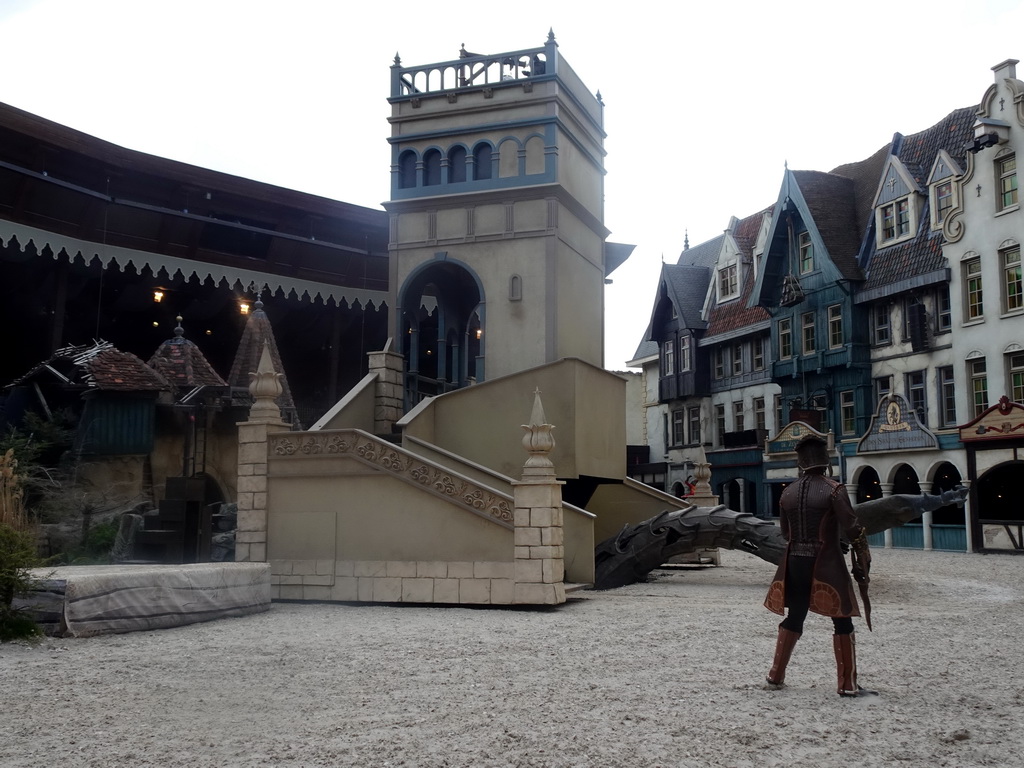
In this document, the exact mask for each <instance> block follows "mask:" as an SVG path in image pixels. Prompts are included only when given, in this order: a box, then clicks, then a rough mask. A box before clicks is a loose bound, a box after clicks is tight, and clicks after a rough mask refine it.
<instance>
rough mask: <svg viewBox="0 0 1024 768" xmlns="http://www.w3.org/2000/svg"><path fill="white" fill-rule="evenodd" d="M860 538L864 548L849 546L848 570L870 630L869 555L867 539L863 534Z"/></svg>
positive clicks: (865, 621)
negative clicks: (854, 583)
mask: <svg viewBox="0 0 1024 768" xmlns="http://www.w3.org/2000/svg"><path fill="white" fill-rule="evenodd" d="M860 538H861V539H862V540H863V542H864V548H863V550H861V548H860V547H856V546H853V547H851V548H850V556H851V559H852V561H853V567H852V568H851V569H850V570H851V572H852V573H853V578H854V580H855V581H856V582H857V587H858V589H859V590H860V599H861V602H862V603H864V623H865V624H867V625H868V631H869V632H870V631H871V598H869V597H868V584H870V583H871V577H870V576H869V575H868V573H869V572H870V570H871V555H870V554H867V540H866V539H864V538H863V534H861V537H860ZM855 543H859V542H855ZM865 554H867V557H865V556H864V555H865Z"/></svg>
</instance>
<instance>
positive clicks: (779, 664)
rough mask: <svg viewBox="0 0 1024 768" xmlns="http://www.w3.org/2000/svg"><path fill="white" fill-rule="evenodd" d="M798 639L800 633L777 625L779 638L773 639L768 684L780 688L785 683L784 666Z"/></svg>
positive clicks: (787, 662)
mask: <svg viewBox="0 0 1024 768" xmlns="http://www.w3.org/2000/svg"><path fill="white" fill-rule="evenodd" d="M799 639H800V633H799V632H794V631H793V630H791V629H786V628H785V627H783V626H782V625H781V624H780V625H779V638H778V640H776V641H775V658H774V659H773V660H772V668H771V669H770V670H769V671H768V677H766V678H765V680H767V681H768V685H770V686H772V687H773V688H781V687H782V686H783V685H785V683H786V666H787V665H788V664H789V658H790V656H792V655H793V646H795V645H796V641H797V640H799Z"/></svg>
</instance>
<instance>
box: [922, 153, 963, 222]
mask: <svg viewBox="0 0 1024 768" xmlns="http://www.w3.org/2000/svg"><path fill="white" fill-rule="evenodd" d="M960 176H961V171H960V167H959V166H958V165H957V164H956V161H955V160H953V158H951V157H950V156H949V154H948V153H947V152H946V151H945V150H939V153H938V155H937V156H936V158H935V162H934V163H933V164H932V170H931V173H930V174H929V175H928V194H929V196H930V201H931V205H930V206H929V207H930V208H931V227H932V229H941V227H942V223H943V222H944V221H945V220H946V219H947V218H948V217H949V214H950V213H952V212H953V209H954V208H955V207H956V206H957V205H958V204H959V199H960V185H959V184H957V180H958V179H959V178H960Z"/></svg>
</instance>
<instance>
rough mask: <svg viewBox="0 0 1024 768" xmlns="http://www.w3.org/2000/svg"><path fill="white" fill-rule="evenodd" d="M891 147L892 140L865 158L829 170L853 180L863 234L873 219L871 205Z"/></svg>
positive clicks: (856, 205) (858, 227)
mask: <svg viewBox="0 0 1024 768" xmlns="http://www.w3.org/2000/svg"><path fill="white" fill-rule="evenodd" d="M891 148H892V143H891V142H890V143H889V144H886V145H885V146H884V147H882V148H880V149H879V150H877V151H876V152H875V153H874V154H872V155H871V156H870V157H867V158H865V159H864V160H858V161H857V162H855V163H846V164H844V165H840V166H839V167H837V168H833V169H832V170H831V171H829V173H830V174H832V175H833V176H843V177H845V178H847V179H849V180H850V181H852V182H853V199H854V203H853V209H854V215H855V216H856V218H857V231H858V232H860V233H862V234H863V233H864V232H865V230H866V229H867V226H868V224H869V223H870V222H871V221H872V218H873V217H872V211H871V206H872V205H873V204H874V199H875V195H876V194H877V192H878V180H879V178H880V177H881V175H882V166H883V165H885V161H886V159H887V158H888V157H889V153H890V150H891Z"/></svg>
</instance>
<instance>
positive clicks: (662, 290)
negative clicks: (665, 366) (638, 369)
mask: <svg viewBox="0 0 1024 768" xmlns="http://www.w3.org/2000/svg"><path fill="white" fill-rule="evenodd" d="M691 250H692V249H691ZM684 253H686V251H684ZM710 281H711V268H710V267H695V266H692V265H689V264H683V265H680V264H662V265H661V277H660V279H659V280H658V294H657V297H656V298H655V301H654V308H653V309H652V311H651V321H650V322H649V323H648V324H647V330H646V331H644V337H643V339H642V340H641V342H640V345H639V346H638V347H637V350H636V352H635V353H634V354H633V361H639V360H643V359H646V358H649V357H651V356H652V355H656V354H658V347H657V341H656V339H654V332H655V328H656V327H657V317H658V314H659V311H660V310H661V306H662V304H663V303H664V300H665V299H667V300H668V301H669V302H670V303H671V304H672V306H673V308H674V309H675V311H676V316H677V319H678V322H679V327H681V328H689V329H691V330H695V331H702V330H704V329H705V328H707V323H706V322H705V321H704V319H703V318H702V317H701V310H702V309H703V306H704V297H705V294H706V293H707V289H708V283H709V282H710ZM649 345H654V346H653V348H652V347H651V346H649Z"/></svg>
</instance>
